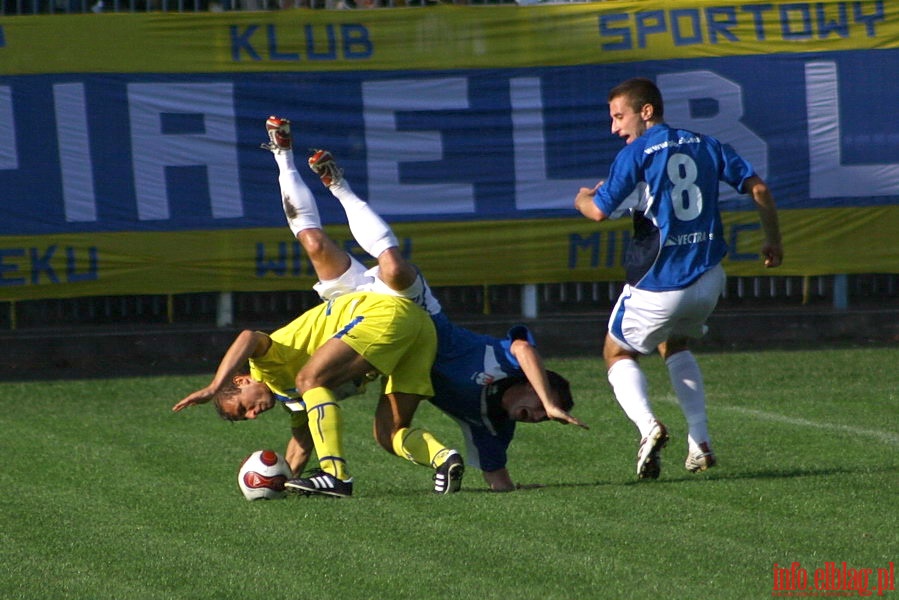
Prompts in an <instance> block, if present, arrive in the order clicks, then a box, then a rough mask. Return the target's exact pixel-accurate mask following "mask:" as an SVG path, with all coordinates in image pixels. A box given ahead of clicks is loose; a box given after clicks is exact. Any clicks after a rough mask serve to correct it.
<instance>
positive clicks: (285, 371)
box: [251, 292, 437, 397]
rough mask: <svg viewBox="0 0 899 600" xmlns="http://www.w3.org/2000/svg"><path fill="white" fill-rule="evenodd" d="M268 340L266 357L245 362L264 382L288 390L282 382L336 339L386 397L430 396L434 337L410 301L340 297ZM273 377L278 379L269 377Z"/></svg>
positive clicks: (371, 295) (356, 295) (359, 294)
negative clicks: (379, 379) (382, 383)
mask: <svg viewBox="0 0 899 600" xmlns="http://www.w3.org/2000/svg"><path fill="white" fill-rule="evenodd" d="M271 338H272V348H271V349H270V350H269V352H268V353H267V356H266V357H264V358H260V359H257V360H255V361H251V362H255V363H257V365H256V366H257V367H263V369H264V370H265V371H268V375H269V376H268V377H265V380H266V381H267V382H268V380H270V379H272V378H273V379H284V382H283V386H284V387H288V385H289V382H288V380H287V378H288V377H293V376H295V375H296V373H298V372H299V370H300V369H301V368H302V366H303V365H304V364H305V363H306V361H308V360H309V357H310V356H311V355H312V353H313V352H315V350H316V349H317V348H320V347H321V346H322V345H323V344H324V343H325V342H326V341H328V340H329V339H331V338H337V339H339V340H341V341H343V342H344V343H345V344H347V345H348V346H349V347H350V348H352V349H353V350H355V351H356V352H357V353H358V354H359V355H361V356H362V357H363V358H365V360H367V361H368V362H369V363H371V365H372V366H373V367H374V368H375V369H377V371H378V372H379V373H381V374H382V375H386V376H387V378H388V379H387V388H386V391H387V393H390V392H403V393H407V394H417V395H419V396H426V397H431V396H433V395H434V388H433V387H432V386H431V366H432V365H433V364H434V357H435V355H436V354H437V334H436V332H435V330H434V323H433V322H432V321H431V317H430V316H428V314H427V313H426V312H425V311H424V310H422V309H421V308H420V307H419V306H417V305H416V304H415V303H414V302H412V301H411V300H407V299H405V298H399V297H397V296H388V295H385V294H378V293H374V292H353V293H351V294H345V295H343V296H339V297H337V298H335V299H333V300H331V301H329V302H327V303H324V304H322V305H321V306H318V307H316V308H313V309H311V310H308V311H306V312H305V313H303V314H302V315H300V317H299V318H297V319H295V320H294V321H293V322H291V323H289V324H288V325H285V326H284V327H282V328H281V329H279V330H277V331H275V332H274V333H272V335H271ZM264 363H268V365H267V366H268V368H265V366H266V365H264ZM273 363H275V364H273ZM276 364H277V368H272V367H275V365H276ZM273 371H280V372H281V373H280V374H281V375H282V377H278V376H275V377H271V376H272V375H276V373H274V372H273ZM274 387H275V388H278V387H281V386H278V385H275V386H274ZM285 391H286V390H285ZM294 393H295V392H294Z"/></svg>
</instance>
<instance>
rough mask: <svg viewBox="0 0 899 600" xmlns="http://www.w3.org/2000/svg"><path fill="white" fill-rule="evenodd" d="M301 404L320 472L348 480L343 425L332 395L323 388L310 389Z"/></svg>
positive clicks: (338, 408)
mask: <svg viewBox="0 0 899 600" xmlns="http://www.w3.org/2000/svg"><path fill="white" fill-rule="evenodd" d="M303 404H305V405H306V414H308V415H309V431H310V432H311V433H312V441H313V442H314V443H315V453H316V454H318V463H319V466H320V467H321V469H322V471H324V472H326V473H330V474H331V475H333V476H334V477H336V478H338V479H342V480H344V481H345V480H347V479H349V478H350V476H349V472H348V471H347V468H346V460H345V459H344V458H343V437H342V431H343V421H342V419H341V416H340V407H339V406H338V405H337V398H336V396H334V392H332V391H331V390H329V389H327V388H323V387H317V388H312V389H311V390H309V391H308V392H306V393H305V394H303Z"/></svg>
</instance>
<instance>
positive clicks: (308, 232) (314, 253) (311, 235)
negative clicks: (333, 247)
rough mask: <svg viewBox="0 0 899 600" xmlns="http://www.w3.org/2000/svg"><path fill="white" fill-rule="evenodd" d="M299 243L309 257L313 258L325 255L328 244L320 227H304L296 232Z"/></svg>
mask: <svg viewBox="0 0 899 600" xmlns="http://www.w3.org/2000/svg"><path fill="white" fill-rule="evenodd" d="M298 237H299V240H300V245H301V246H303V250H305V251H306V254H307V255H308V256H309V258H310V259H312V260H315V259H317V258H321V257H323V256H325V255H326V253H327V252H328V248H329V246H330V245H329V244H328V242H327V239H326V236H325V233H324V232H323V231H322V230H321V229H304V230H303V231H301V232H300V233H299V234H298Z"/></svg>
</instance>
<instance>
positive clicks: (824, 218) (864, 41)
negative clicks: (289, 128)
mask: <svg viewBox="0 0 899 600" xmlns="http://www.w3.org/2000/svg"><path fill="white" fill-rule="evenodd" d="M896 73H899V8H897V7H896V6H894V5H892V4H891V3H886V2H883V1H882V0H881V1H876V0H872V1H856V2H834V1H823V2H810V3H803V2H776V1H775V2H769V3H765V4H754V3H746V2H729V3H728V2H713V1H709V0H694V1H693V2H686V3H677V4H675V5H673V6H672V5H671V3H668V2H661V1H656V0H642V1H638V2H637V1H635V2H619V1H610V2H600V3H593V4H577V5H557V6H531V7H528V6H523V7H517V6H498V7H454V6H439V7H431V8H422V9H394V10H387V9H381V10H359V11H323V10H289V11H280V12H277V11H276V12H255V13H238V12H232V13H216V14H212V13H210V14H196V13H192V14H101V15H93V14H91V15H66V16H32V17H0V208H2V215H3V219H0V300H16V299H29V298H49V297H70V296H90V295H111V294H156V293H185V292H199V291H237V290H247V291H248V290H279V289H297V288H307V287H309V286H310V285H311V284H312V283H313V282H314V275H313V274H312V273H311V271H310V269H309V266H308V262H307V261H306V259H305V257H304V256H303V254H302V251H301V250H300V248H299V246H298V244H297V243H296V242H295V241H294V240H293V238H292V236H291V234H290V231H289V230H288V229H287V227H286V225H285V220H284V216H283V214H282V212H281V202H280V192H279V188H278V180H277V178H278V170H277V167H276V165H275V163H274V161H273V159H272V156H271V154H270V153H269V152H268V151H265V150H261V149H260V148H259V145H260V143H261V142H264V141H266V139H267V138H266V135H265V131H264V121H265V119H266V117H267V116H268V115H270V114H277V115H280V116H283V117H287V118H289V119H291V121H292V123H293V132H294V142H295V150H296V154H297V163H298V165H300V167H301V169H302V170H303V177H304V179H305V180H306V182H307V183H308V184H309V186H310V188H311V189H312V190H313V192H314V193H315V195H316V198H317V200H318V205H319V210H320V212H321V215H322V218H323V221H324V223H325V226H326V229H327V231H328V232H329V233H331V234H332V235H333V236H334V237H335V238H336V239H338V240H340V241H341V242H346V244H347V247H348V248H350V249H351V250H353V251H354V252H359V250H358V248H355V247H354V246H353V244H352V242H351V239H350V237H349V232H348V229H347V228H346V226H345V217H344V215H343V212H342V210H341V208H340V205H339V204H338V203H337V202H336V200H334V199H333V198H332V197H331V196H330V194H329V193H328V192H327V190H325V189H324V187H323V186H322V185H321V183H320V182H319V181H318V180H317V178H316V177H315V176H314V174H313V173H311V171H307V170H306V169H305V166H304V164H305V153H306V151H307V149H309V148H327V149H329V150H331V151H332V152H333V153H334V154H335V156H336V157H337V159H338V161H339V162H340V164H341V166H342V167H343V168H344V169H345V173H346V177H347V179H348V181H349V182H350V183H351V185H352V187H353V188H354V189H355V190H356V191H357V192H358V193H359V194H360V195H361V196H363V197H365V198H367V199H368V200H369V201H370V202H371V203H372V205H373V206H374V207H375V208H376V210H378V211H379V212H380V213H381V214H382V215H383V216H384V217H385V218H386V219H387V220H388V221H389V222H390V223H392V224H393V225H394V227H395V229H396V231H397V233H398V235H399V237H400V238H401V239H402V243H403V249H404V251H405V252H406V253H407V255H408V256H409V257H410V258H411V259H412V260H414V261H415V262H416V263H417V264H418V265H420V266H421V268H422V269H423V271H424V272H425V275H426V276H427V277H428V279H429V280H430V281H431V283H432V284H433V285H462V284H499V283H529V282H531V283H535V282H546V283H550V282H565V281H602V280H618V279H621V277H622V270H621V267H620V264H621V256H622V250H623V248H624V246H625V245H626V243H627V240H628V235H629V232H628V230H629V227H630V223H629V222H627V221H626V220H624V221H621V222H615V223H603V224H595V223H591V222H589V221H587V220H585V219H583V218H581V217H579V216H578V215H577V213H576V212H575V211H574V209H573V199H574V196H575V194H576V193H577V191H578V189H579V188H580V187H582V186H592V185H594V184H595V183H596V182H597V181H598V180H600V179H602V178H604V177H605V176H606V174H607V173H608V169H609V165H610V164H611V162H612V160H613V159H614V157H615V155H616V153H617V152H618V151H619V150H620V149H621V147H622V145H623V142H622V141H621V140H619V139H618V138H616V137H613V136H612V135H611V133H610V129H609V128H610V122H609V117H608V106H607V103H606V96H607V93H608V90H609V89H610V88H611V87H612V86H614V85H615V84H617V83H618V82H620V81H621V80H623V79H626V78H629V77H634V76H645V77H650V78H652V79H653V80H655V81H656V82H657V83H658V85H659V87H660V88H661V90H662V92H663V94H664V96H665V117H666V121H667V122H668V123H670V124H672V125H675V126H678V127H683V128H688V129H693V130H696V131H699V132H702V133H705V134H708V135H714V136H716V137H718V138H719V139H721V140H723V141H725V142H727V143H729V144H731V145H733V146H734V147H735V148H736V149H737V150H738V151H739V152H741V153H742V154H743V155H744V156H745V157H747V158H748V159H749V160H750V161H751V162H752V163H753V165H754V166H755V168H756V170H757V171H758V172H759V174H761V175H762V176H763V177H764V178H765V179H766V180H767V181H768V183H769V185H770V186H771V188H772V191H773V193H774V195H775V198H776V200H777V203H778V206H779V208H780V209H781V218H782V229H783V233H784V244H785V249H786V260H785V263H784V265H783V267H781V268H780V269H778V270H777V271H776V273H777V274H781V275H820V274H831V273H871V272H899V243H897V242H896V237H897V236H896V231H899V123H897V122H896V120H895V119H891V118H889V116H890V115H892V114H893V113H894V112H895V110H894V109H895V98H896V97H899V78H897V77H896V76H895V74H896ZM721 208H722V211H723V212H724V214H725V220H726V223H727V228H728V231H727V235H728V242H729V243H730V245H731V252H730V254H729V256H728V259H727V261H726V264H725V266H726V268H727V271H728V273H730V274H733V275H755V274H762V273H763V272H765V271H764V269H763V268H762V266H761V262H760V260H759V258H758V256H757V253H758V249H759V247H760V244H761V237H760V231H759V226H758V220H757V218H756V216H755V212H754V209H753V206H752V203H751V201H750V200H749V199H748V198H747V197H745V196H739V195H737V194H736V193H735V192H733V191H732V190H725V191H724V193H723V194H722V199H721ZM360 257H361V258H365V257H364V256H361V255H360ZM765 273H766V274H773V273H775V272H771V271H767V272H765Z"/></svg>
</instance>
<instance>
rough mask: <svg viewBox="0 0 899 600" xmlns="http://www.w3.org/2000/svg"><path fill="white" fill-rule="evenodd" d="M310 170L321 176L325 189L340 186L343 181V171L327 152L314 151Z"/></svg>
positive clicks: (310, 158)
mask: <svg viewBox="0 0 899 600" xmlns="http://www.w3.org/2000/svg"><path fill="white" fill-rule="evenodd" d="M309 168H310V169H312V171H313V172H315V174H316V175H318V176H319V178H320V179H321V180H322V183H323V184H325V187H331V186H332V185H338V184H339V183H340V182H341V181H343V169H341V168H340V167H338V166H337V161H336V160H334V156H333V155H332V154H331V153H330V152H328V151H327V150H312V155H311V156H310V157H309Z"/></svg>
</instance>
